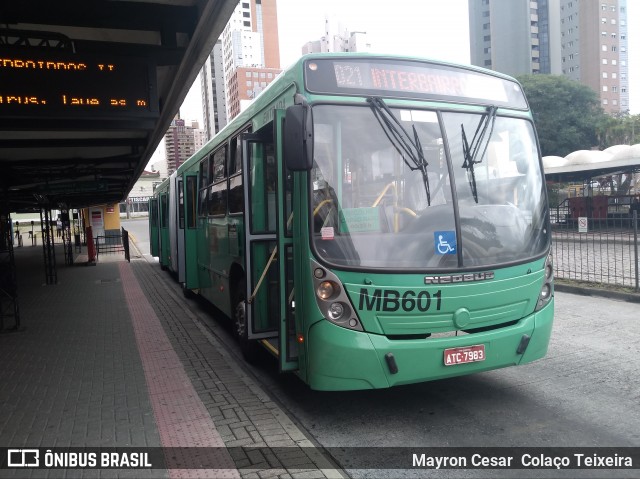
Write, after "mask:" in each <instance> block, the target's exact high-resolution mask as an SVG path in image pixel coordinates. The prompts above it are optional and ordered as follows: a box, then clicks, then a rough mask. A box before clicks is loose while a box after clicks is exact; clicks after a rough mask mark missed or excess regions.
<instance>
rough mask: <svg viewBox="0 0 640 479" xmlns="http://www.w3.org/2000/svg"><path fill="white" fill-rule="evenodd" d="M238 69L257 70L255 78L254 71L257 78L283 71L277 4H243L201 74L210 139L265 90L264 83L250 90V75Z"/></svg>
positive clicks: (255, 0) (266, 0) (250, 0)
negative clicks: (243, 106) (246, 104)
mask: <svg viewBox="0 0 640 479" xmlns="http://www.w3.org/2000/svg"><path fill="white" fill-rule="evenodd" d="M239 68H243V69H255V70H251V73H252V77H253V73H254V71H255V72H257V73H258V78H260V73H263V72H264V73H265V74H266V73H268V72H271V73H272V74H273V72H274V70H277V71H278V72H279V71H280V70H279V69H280V44H279V40H278V15H277V7H276V0H241V1H240V2H239V3H238V6H237V7H236V9H235V10H234V12H233V14H232V15H231V18H230V20H229V22H228V23H227V25H226V26H225V28H224V30H223V32H222V36H221V39H220V41H219V43H217V44H216V46H215V47H214V49H213V51H212V52H211V55H210V56H209V59H208V61H207V62H206V63H205V66H204V67H203V69H202V71H201V82H202V85H201V86H202V95H203V100H202V103H203V109H204V115H203V116H204V118H205V120H204V121H205V128H204V129H205V131H206V134H207V139H210V138H212V137H213V135H215V133H216V132H217V131H219V130H220V129H222V128H223V127H224V126H225V125H226V124H227V123H228V122H229V121H231V120H232V119H233V118H234V117H235V116H236V115H237V114H238V113H239V112H240V111H241V107H242V105H243V104H244V103H246V101H247V100H249V99H250V98H253V97H255V95H256V91H261V90H262V89H263V88H264V86H262V83H263V81H262V79H261V80H260V81H259V82H258V85H257V87H256V85H253V83H254V82H253V80H252V85H251V88H247V86H248V85H247V81H248V80H246V79H245V77H244V76H243V75H245V74H246V72H247V71H246V70H243V71H241V72H236V70H237V69H239ZM241 77H242V78H241ZM266 79H267V76H266V75H265V77H264V80H265V81H266ZM271 79H273V77H272V78H271ZM238 81H240V83H237V82H238ZM266 83H269V82H266ZM248 90H251V93H250V94H249V93H247V91H248Z"/></svg>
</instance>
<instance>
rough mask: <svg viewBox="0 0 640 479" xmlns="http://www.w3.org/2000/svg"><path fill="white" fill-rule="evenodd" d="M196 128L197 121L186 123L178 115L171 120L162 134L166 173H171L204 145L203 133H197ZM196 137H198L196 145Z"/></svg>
mask: <svg viewBox="0 0 640 479" xmlns="http://www.w3.org/2000/svg"><path fill="white" fill-rule="evenodd" d="M198 130H199V125H198V122H197V121H191V122H189V124H187V122H186V121H185V120H183V119H182V118H180V116H179V115H178V116H176V118H174V119H173V120H172V121H171V126H169V129H168V130H167V133H166V134H165V135H164V148H165V156H166V159H167V174H168V175H171V174H172V173H173V172H174V171H175V170H176V169H178V167H179V166H180V165H181V164H182V163H184V162H185V161H186V160H187V159H188V158H190V157H191V156H192V155H193V154H194V153H195V152H196V151H197V150H198V149H199V148H201V147H202V146H203V145H204V139H203V138H204V133H199V132H198ZM196 138H198V145H199V146H198V147H196Z"/></svg>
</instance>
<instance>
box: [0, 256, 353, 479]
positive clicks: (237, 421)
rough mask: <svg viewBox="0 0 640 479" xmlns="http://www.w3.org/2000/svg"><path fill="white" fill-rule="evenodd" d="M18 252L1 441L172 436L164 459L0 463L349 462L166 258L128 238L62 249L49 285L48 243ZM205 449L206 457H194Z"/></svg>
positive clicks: (85, 442) (248, 470) (288, 473)
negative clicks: (302, 420) (213, 323)
mask: <svg viewBox="0 0 640 479" xmlns="http://www.w3.org/2000/svg"><path fill="white" fill-rule="evenodd" d="M56 253H57V257H58V258H62V251H61V250H60V251H57V252H56ZM58 253H59V255H58ZM101 259H102V258H101ZM16 266H17V274H18V283H19V285H18V288H19V289H18V295H19V296H18V297H19V304H20V312H21V324H22V326H23V328H24V329H23V331H20V332H16V333H10V334H3V335H0V365H1V366H0V447H11V448H21V447H24V448H26V447H134V448H146V447H155V448H158V447H164V448H174V449H164V451H165V462H164V464H162V468H159V469H146V470H145V469H137V470H123V469H102V470H96V469H93V470H92V469H74V470H71V469H67V470H64V469H56V470H46V469H2V470H0V476H1V477H245V478H264V477H282V478H288V477H291V478H316V477H317V478H321V477H342V476H344V473H342V471H340V470H339V469H337V468H336V466H335V465H334V464H333V463H331V462H330V460H329V459H328V458H327V457H326V456H325V455H324V454H323V452H322V450H321V449H318V448H316V447H314V444H313V442H312V440H311V439H310V438H309V437H307V435H306V434H305V433H304V431H301V430H300V429H299V428H298V427H297V426H296V425H295V424H294V422H293V421H292V420H291V419H290V418H289V417H288V416H287V414H286V413H285V412H284V411H283V410H281V408H280V407H279V406H278V405H277V404H276V403H275V402H273V401H272V400H271V399H270V398H269V396H268V395H267V394H266V393H265V392H264V391H263V390H262V389H261V388H260V387H259V385H258V384H257V383H256V382H255V381H254V380H253V379H252V378H251V377H250V376H249V375H248V374H246V373H245V372H244V369H243V367H242V366H241V365H239V364H238V363H237V362H236V359H235V358H234V357H233V356H232V355H230V354H229V353H228V351H227V350H226V349H225V346H224V345H222V344H220V343H219V341H218V339H217V338H216V337H215V336H214V335H213V334H211V332H210V331H209V330H208V329H207V328H206V327H205V326H204V325H203V324H201V323H200V320H199V319H198V318H197V315H196V314H195V313H193V312H191V310H190V309H189V306H188V304H187V303H186V302H185V300H184V298H182V296H181V295H180V294H179V290H178V289H177V285H175V284H172V283H171V280H170V278H169V276H168V275H167V274H166V273H164V272H161V271H160V268H159V266H158V265H157V263H150V262H148V261H147V260H146V259H145V258H144V257H142V255H140V254H138V255H135V254H133V251H132V260H131V263H127V262H124V261H121V260H118V258H112V259H111V260H106V259H105V260H104V261H100V262H98V264H97V265H96V266H73V267H67V266H64V265H63V264H62V265H61V264H60V262H58V284H57V285H50V286H46V285H45V284H44V283H45V278H44V265H43V261H42V249H41V248H38V247H25V248H19V249H16ZM252 446H256V447H262V448H263V449H249V448H248V447H252ZM175 448H179V449H175ZM195 448H198V449H195ZM196 456H197V459H195V457H196ZM4 460H5V458H0V465H2V464H3V463H4V462H3V461H4ZM196 460H197V461H201V462H197V465H200V464H204V465H205V466H206V467H203V468H202V469H195V468H194V467H195V466H196V463H194V461H196ZM176 464H181V465H182V466H183V467H185V468H182V469H180V468H178V467H179V466H178V465H176ZM211 464H215V469H214V468H211ZM167 465H169V467H167ZM154 466H155V467H158V466H156V463H155V462H154ZM186 467H192V469H187V468H186Z"/></svg>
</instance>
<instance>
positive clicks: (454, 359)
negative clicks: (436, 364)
mask: <svg viewBox="0 0 640 479" xmlns="http://www.w3.org/2000/svg"><path fill="white" fill-rule="evenodd" d="M485 358H486V356H485V355H484V344H476V345H475V346H466V347H464V348H449V349H445V350H444V365H445V366H455V365H456V364H466V363H476V362H478V361H484V360H485Z"/></svg>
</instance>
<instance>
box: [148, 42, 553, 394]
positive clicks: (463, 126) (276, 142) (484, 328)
mask: <svg viewBox="0 0 640 479" xmlns="http://www.w3.org/2000/svg"><path fill="white" fill-rule="evenodd" d="M150 233H151V249H152V253H153V254H154V255H157V256H159V258H160V264H161V266H162V268H163V269H169V270H170V271H172V272H173V273H174V274H175V275H176V276H177V278H178V280H179V281H180V283H182V285H183V287H184V290H185V292H187V293H196V294H199V295H200V296H202V297H204V298H206V299H207V300H208V301H210V302H211V303H213V304H214V305H215V306H216V307H217V308H218V309H219V310H221V311H222V312H224V313H225V314H226V315H228V316H229V318H231V319H232V321H233V324H234V331H235V332H236V333H237V336H238V340H239V342H240V346H241V349H242V352H243V354H244V356H245V358H246V359H247V360H252V359H255V358H256V352H257V348H260V347H265V348H266V349H267V350H268V351H270V352H271V353H272V354H273V355H275V356H276V357H277V358H278V362H279V367H280V370H281V371H282V372H286V371H290V372H293V373H295V374H296V375H297V376H299V377H300V379H301V380H303V381H304V382H306V383H307V384H308V385H309V386H310V387H311V388H312V389H318V390H353V389H370V388H387V387H391V386H396V385H401V384H409V383H416V382H421V381H429V380H434V379H440V378H448V377H452V376H459V375H465V374H470V373H475V372H480V371H487V370H492V369H497V368H502V367H506V366H511V365H519V364H525V363H529V362H531V361H534V360H536V359H539V358H542V357H543V356H544V355H545V354H546V351H547V348H548V344H549V339H550V335H551V329H552V323H553V308H554V306H553V304H554V299H553V296H554V294H553V293H554V290H553V263H552V259H551V256H550V241H551V229H550V224H549V207H548V201H547V194H546V186H545V182H544V174H543V170H542V161H541V157H540V150H539V147H538V142H537V137H536V133H535V128H534V124H533V121H532V115H531V111H530V109H529V107H528V103H527V100H526V98H525V96H524V93H523V91H522V88H521V87H520V85H519V84H518V83H517V82H516V81H515V80H514V79H513V78H510V77H508V76H505V75H502V74H498V73H496V72H492V71H488V70H484V69H480V68H475V67H471V66H463V65H454V64H450V63H443V62H436V61H429V60H424V59H417V58H408V57H398V56H388V55H387V56H381V55H366V54H320V55H307V56H304V57H302V58H301V59H300V60H299V61H298V62H296V63H295V64H294V65H293V66H292V67H291V68H289V69H288V70H286V71H285V72H283V73H282V74H280V75H279V76H278V78H277V79H275V80H274V81H273V82H272V83H271V84H270V85H269V86H268V87H267V88H266V89H265V90H264V92H263V93H262V94H261V95H260V96H259V97H258V98H256V99H255V100H254V101H253V102H252V103H251V104H250V106H248V108H246V110H245V111H244V112H242V113H241V114H240V115H239V116H237V117H236V118H235V119H234V120H233V121H232V122H231V123H230V124H229V125H227V126H226V127H225V128H224V129H223V130H222V131H220V132H219V133H218V134H217V135H216V136H215V137H214V138H213V139H212V140H211V141H209V142H208V143H207V144H206V145H205V147H204V148H203V149H202V150H200V151H199V152H198V153H196V154H195V155H194V156H193V157H191V158H190V159H189V160H188V161H186V162H185V163H184V164H183V165H181V166H180V167H179V168H178V170H177V171H176V173H174V174H173V175H172V176H171V177H170V178H169V179H168V180H166V181H165V182H164V183H163V184H162V185H160V187H159V188H158V189H157V191H156V193H155V197H154V198H153V199H152V200H151V204H150Z"/></svg>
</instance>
